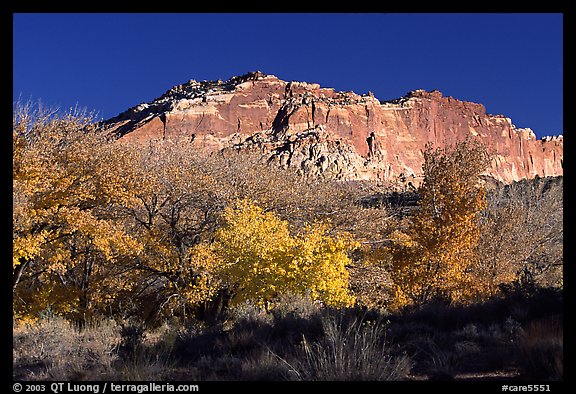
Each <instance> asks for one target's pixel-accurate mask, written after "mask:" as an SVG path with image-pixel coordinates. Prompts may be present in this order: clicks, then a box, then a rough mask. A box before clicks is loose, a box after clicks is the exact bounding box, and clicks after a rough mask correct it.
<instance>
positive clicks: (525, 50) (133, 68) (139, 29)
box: [13, 13, 563, 137]
mask: <svg viewBox="0 0 576 394" xmlns="http://www.w3.org/2000/svg"><path fill="white" fill-rule="evenodd" d="M562 30H563V17H562V14H521V13H512V14H510V13H509V14H410V13H408V14H376V13H368V14H352V13H338V14H283V13H277V14H90V13H86V14H14V57H13V62H14V63H13V65H14V75H13V81H14V86H13V98H14V100H17V99H18V98H21V100H24V101H27V100H33V101H37V100H41V101H42V102H43V103H44V104H45V105H49V106H53V107H59V108H61V109H67V108H70V107H73V106H75V105H76V104H78V105H79V106H80V107H86V108H87V109H88V110H91V111H96V112H97V113H98V117H99V118H109V117H112V116H115V115H117V114H118V113H120V112H122V111H124V110H126V109H128V108H129V107H132V106H134V105H137V104H139V103H141V102H145V101H150V100H153V99H154V98H156V97H159V96H160V95H161V94H162V93H164V92H165V91H166V90H168V89H169V88H171V87H172V86H174V85H176V84H180V83H184V82H186V81H188V80H190V79H196V80H199V81H200V80H205V79H206V80H213V79H222V80H226V79H228V78H230V77H232V76H234V75H241V74H244V73H246V72H248V71H256V70H260V71H262V72H264V73H267V74H274V75H276V76H278V77H279V78H281V79H283V80H287V81H291V80H296V81H306V82H314V83H319V84H320V85H321V86H324V87H332V88H335V89H336V90H352V91H354V92H356V93H359V94H363V93H367V92H368V91H372V92H373V93H374V95H375V96H376V97H377V98H378V99H380V100H390V99H394V98H397V97H400V96H403V95H404V94H405V93H406V92H408V91H410V90H414V89H426V90H432V89H438V90H440V91H441V92H442V93H443V94H444V95H445V96H453V97H455V98H457V99H461V100H467V101H473V102H478V103H482V104H484V105H485V106H486V109H487V112H488V113H492V114H503V115H505V116H507V117H510V118H512V121H513V123H514V124H515V125H516V126H518V127H530V128H532V129H533V130H534V131H535V132H536V134H537V135H538V136H539V137H541V136H544V135H552V134H561V133H562V131H563V123H562V115H563V113H562V107H563V100H562V87H563V68H562V63H563V51H562V42H563V36H562Z"/></svg>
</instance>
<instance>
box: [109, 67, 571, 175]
mask: <svg viewBox="0 0 576 394" xmlns="http://www.w3.org/2000/svg"><path fill="white" fill-rule="evenodd" d="M106 124H107V125H108V126H109V127H110V129H111V130H112V131H113V132H115V133H116V134H117V135H118V136H120V138H121V139H122V140H124V141H126V142H134V143H137V142H145V141H148V140H150V139H182V140H183V141H187V143H192V144H195V145H197V146H199V147H202V148H204V149H208V150H218V149H237V150H243V149H252V150H258V151H259V152H261V153H262V155H263V156H264V157H265V158H266V159H269V160H272V161H276V162H277V163H279V164H280V165H282V166H291V167H296V168H298V169H300V170H301V171H303V172H305V173H308V174H317V175H326V176H333V177H337V178H339V179H380V180H394V179H397V178H398V177H401V178H402V177H414V178H416V181H417V178H418V177H419V176H420V174H421V165H422V160H423V155H422V150H423V148H424V146H425V144H426V143H428V142H431V143H433V144H434V145H435V146H445V145H446V144H452V143H454V142H456V141H459V140H463V139H465V138H466V137H468V136H473V137H474V138H478V139H481V140H482V141H483V142H484V143H485V144H486V145H487V146H488V147H489V148H490V149H491V150H492V152H493V153H494V154H495V156H494V157H495V159H494V161H493V166H492V168H491V169H490V170H489V174H490V175H492V176H493V177H494V178H496V179H498V180H501V181H503V182H506V183H509V182H511V181H514V180H520V179H522V178H534V177H535V176H536V175H538V176H541V177H544V176H557V175H562V173H563V170H562V159H563V139H562V136H558V137H553V138H550V137H546V138H544V139H541V140H537V139H536V137H535V135H534V133H533V132H532V130H530V129H520V128H516V127H515V126H514V125H513V124H512V122H511V120H510V119H509V118H506V117H503V116H501V115H490V114H486V109H485V108H484V106H483V105H481V104H476V103H471V102H464V101H459V100H457V99H454V98H452V97H443V96H442V94H441V93H440V92H438V91H432V92H426V91H423V90H416V91H412V92H410V93H408V95H407V96H405V97H402V98H399V99H396V100H392V101H388V102H380V101H379V100H378V99H376V98H375V97H374V96H373V95H371V94H369V95H364V96H360V95H357V94H355V93H353V92H337V91H334V90H333V89H330V88H321V87H320V86H319V85H317V84H310V83H304V82H285V81H282V80H280V79H278V78H276V77H275V76H273V75H265V74H262V73H249V74H246V75H244V76H240V77H234V78H231V79H230V80H228V81H225V82H223V81H203V82H196V81H189V82H188V83H185V84H183V85H178V86H175V87H174V88H172V89H170V90H169V91H168V92H166V93H165V94H164V95H163V96H161V97H160V98H158V99H156V100H154V101H153V102H150V103H145V104H140V105H138V106H136V107H134V108H131V109H129V110H128V111H126V112H124V113H122V114H120V115H119V116H117V117H116V118H113V119H110V120H109V121H107V122H106Z"/></svg>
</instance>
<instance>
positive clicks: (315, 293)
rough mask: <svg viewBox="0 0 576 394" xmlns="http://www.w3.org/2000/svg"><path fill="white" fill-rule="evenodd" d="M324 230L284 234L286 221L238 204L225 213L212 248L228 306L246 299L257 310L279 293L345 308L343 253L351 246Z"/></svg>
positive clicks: (320, 227) (250, 205) (253, 206)
mask: <svg viewBox="0 0 576 394" xmlns="http://www.w3.org/2000/svg"><path fill="white" fill-rule="evenodd" d="M327 230H328V227H327V226H326V225H315V226H308V227H307V228H306V230H305V231H304V232H303V234H301V235H298V236H293V235H291V234H290V229H289V226H288V222H287V221H284V220H281V219H279V218H278V217H277V216H276V215H275V214H274V213H273V212H266V211H264V209H262V208H261V207H259V206H258V205H256V204H255V203H253V202H251V201H250V200H247V199H243V200H239V201H237V202H236V204H235V205H234V206H231V207H228V208H226V210H225V212H224V214H223V226H222V227H221V228H220V229H219V230H218V231H217V232H216V234H215V242H214V249H215V251H216V253H217V254H218V255H219V256H220V258H221V259H222V261H223V264H224V265H223V268H222V271H221V273H220V275H221V277H222V278H223V280H224V281H225V283H226V284H227V285H228V286H229V288H230V290H231V292H232V294H233V299H232V301H233V302H236V303H238V302H242V301H245V300H252V301H254V302H255V303H256V304H258V305H260V306H266V307H267V306H269V304H270V302H272V301H274V300H275V299H277V297H279V296H280V295H282V294H286V293H293V294H300V295H304V296H308V297H310V298H311V299H313V300H318V301H321V302H323V303H325V304H326V305H330V306H349V305H351V304H352V303H353V301H354V299H353V297H352V295H351V294H350V292H349V290H348V272H347V270H346V265H347V264H349V263H350V260H349V258H348V256H347V253H348V251H349V250H350V249H351V248H352V247H354V246H355V244H354V243H353V242H352V241H351V240H349V239H347V238H346V237H331V236H329V235H328V234H327Z"/></svg>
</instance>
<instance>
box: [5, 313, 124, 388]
mask: <svg viewBox="0 0 576 394" xmlns="http://www.w3.org/2000/svg"><path fill="white" fill-rule="evenodd" d="M13 332H14V337H13V350H14V353H13V367H14V372H13V377H14V378H15V379H22V380H60V381H62V380H101V379H112V378H114V376H115V374H114V368H113V364H114V362H115V361H116V359H117V357H116V349H117V347H118V345H119V343H120V333H119V328H118V326H117V325H116V324H115V323H113V322H111V321H101V322H98V323H94V324H92V325H90V326H88V327H86V328H85V329H83V330H78V329H77V328H75V327H74V326H72V325H71V324H70V323H69V322H68V321H66V320H64V319H62V318H46V319H42V320H40V321H39V322H37V323H35V324H29V325H26V324H25V325H16V326H15V327H14V330H13Z"/></svg>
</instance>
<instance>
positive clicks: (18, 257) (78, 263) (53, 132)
mask: <svg viewBox="0 0 576 394" xmlns="http://www.w3.org/2000/svg"><path fill="white" fill-rule="evenodd" d="M92 124H93V123H92V118H91V116H89V115H87V114H85V113H81V112H74V111H72V112H69V113H66V114H63V115H61V114H58V113H54V112H49V111H46V110H42V109H37V110H33V109H32V108H31V106H17V107H16V108H15V111H14V118H13V152H14V154H13V201H14V202H13V252H12V253H13V280H12V288H13V293H14V309H15V312H16V316H17V317H18V316H26V315H37V314H38V313H39V312H41V311H43V310H46V309H50V310H51V311H52V312H54V313H58V314H61V315H66V316H70V317H73V318H76V319H80V320H83V319H85V317H86V315H87V314H88V313H89V310H91V309H94V308H93V306H94V303H95V302H96V303H99V302H102V303H105V301H106V300H104V299H101V300H96V299H95V298H94V297H93V294H94V291H97V290H98V289H100V288H102V287H103V285H102V283H101V280H103V279H104V278H113V277H114V275H112V274H111V273H110V272H108V271H110V270H111V269H113V268H114V267H115V264H113V263H116V262H118V261H120V260H122V259H123V258H125V257H126V256H129V255H134V254H137V253H138V252H139V250H140V246H139V243H138V242H137V240H136V239H134V238H133V237H132V236H131V235H130V234H128V233H127V232H126V231H125V228H124V226H123V223H122V221H121V220H118V218H117V217H116V216H115V212H114V207H115V206H117V205H119V204H122V205H130V204H131V191H132V189H133V187H134V182H133V181H134V179H133V177H131V174H130V167H129V166H128V165H127V163H129V160H130V157H129V152H128V151H125V150H121V147H120V146H112V145H111V144H109V143H107V139H106V137H105V136H104V135H102V134H101V133H99V132H98V131H97V130H95V129H94V127H92Z"/></svg>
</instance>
